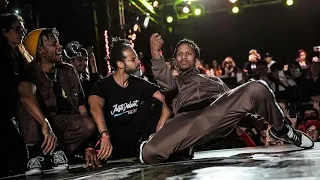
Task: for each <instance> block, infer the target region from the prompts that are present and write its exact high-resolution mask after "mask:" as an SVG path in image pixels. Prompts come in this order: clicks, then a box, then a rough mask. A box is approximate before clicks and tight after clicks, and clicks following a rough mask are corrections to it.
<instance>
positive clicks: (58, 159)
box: [52, 150, 69, 170]
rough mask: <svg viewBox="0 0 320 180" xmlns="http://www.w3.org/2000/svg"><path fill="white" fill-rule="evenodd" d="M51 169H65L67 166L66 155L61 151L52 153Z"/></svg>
mask: <svg viewBox="0 0 320 180" xmlns="http://www.w3.org/2000/svg"><path fill="white" fill-rule="evenodd" d="M52 161H53V169H56V170H65V169H68V168H69V164H68V159H67V156H66V155H65V154H64V152H63V151H61V150H60V151H56V152H54V153H53V155H52Z"/></svg>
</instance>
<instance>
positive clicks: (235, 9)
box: [232, 6, 240, 14]
mask: <svg viewBox="0 0 320 180" xmlns="http://www.w3.org/2000/svg"><path fill="white" fill-rule="evenodd" d="M239 11H240V9H239V7H238V6H234V7H233V8H232V12H233V13H234V14H237V13H238V12H239Z"/></svg>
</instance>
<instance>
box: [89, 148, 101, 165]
mask: <svg viewBox="0 0 320 180" xmlns="http://www.w3.org/2000/svg"><path fill="white" fill-rule="evenodd" d="M85 160H86V166H85V168H87V167H90V166H92V167H96V166H97V167H101V166H102V165H101V164H100V162H99V160H98V158H97V153H96V151H95V150H94V149H93V148H88V149H86V150H85Z"/></svg>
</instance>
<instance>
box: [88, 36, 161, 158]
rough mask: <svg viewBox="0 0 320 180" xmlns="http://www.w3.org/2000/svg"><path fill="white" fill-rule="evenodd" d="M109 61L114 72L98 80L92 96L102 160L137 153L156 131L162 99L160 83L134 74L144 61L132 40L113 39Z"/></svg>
mask: <svg viewBox="0 0 320 180" xmlns="http://www.w3.org/2000/svg"><path fill="white" fill-rule="evenodd" d="M110 63H111V66H113V67H115V68H116V70H115V72H114V74H113V75H111V76H109V77H107V78H105V79H101V80H99V81H97V82H96V83H95V85H94V87H93V89H92V91H91V95H90V96H89V105H90V107H91V109H90V110H91V114H92V116H93V119H94V120H95V122H96V124H97V126H98V130H99V132H100V140H99V142H100V148H99V147H97V148H99V149H98V150H99V153H98V154H97V156H98V159H100V160H105V159H107V158H109V157H110V156H111V157H110V158H112V159H118V158H125V157H133V156H137V155H138V145H139V142H141V140H146V139H147V138H148V137H149V135H150V134H152V133H154V132H155V129H156V126H157V123H158V120H159V117H155V116H154V114H155V113H154V112H153V111H154V110H152V104H153V101H154V98H155V99H157V100H159V101H160V102H163V96H162V94H161V93H160V91H159V90H158V89H159V88H158V86H156V85H154V84H152V83H150V82H148V81H146V80H144V79H142V78H140V77H137V76H134V75H132V74H133V73H135V72H136V71H137V70H139V68H140V63H141V62H140V60H139V59H138V55H137V54H136V52H135V50H134V49H133V48H132V46H131V45H130V44H129V41H127V40H121V39H119V40H115V42H113V44H112V46H111V51H110ZM159 111H160V110H159ZM158 114H160V112H159V113H158ZM110 158H109V159H110Z"/></svg>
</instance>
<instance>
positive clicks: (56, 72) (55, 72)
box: [38, 62, 58, 84]
mask: <svg viewBox="0 0 320 180" xmlns="http://www.w3.org/2000/svg"><path fill="white" fill-rule="evenodd" d="M38 64H39V66H40V68H41V70H42V71H43V73H44V75H45V76H46V78H47V79H48V80H49V81H51V83H52V84H53V82H58V79H57V74H58V71H57V68H54V75H53V78H52V79H50V78H49V76H48V75H47V73H46V72H45V71H44V70H43V69H42V67H41V65H40V63H39V62H38Z"/></svg>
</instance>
